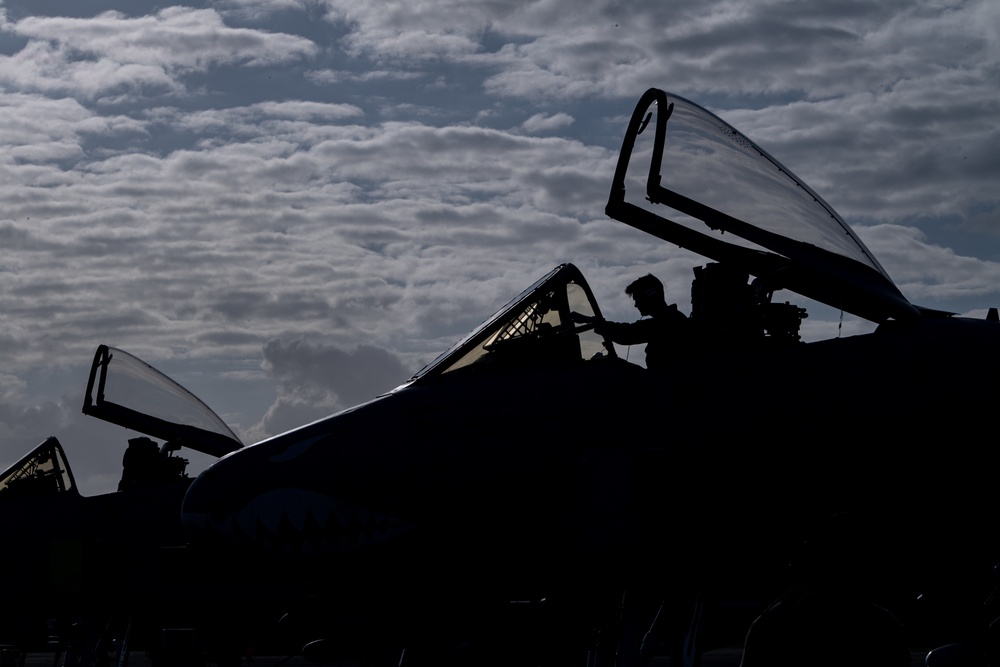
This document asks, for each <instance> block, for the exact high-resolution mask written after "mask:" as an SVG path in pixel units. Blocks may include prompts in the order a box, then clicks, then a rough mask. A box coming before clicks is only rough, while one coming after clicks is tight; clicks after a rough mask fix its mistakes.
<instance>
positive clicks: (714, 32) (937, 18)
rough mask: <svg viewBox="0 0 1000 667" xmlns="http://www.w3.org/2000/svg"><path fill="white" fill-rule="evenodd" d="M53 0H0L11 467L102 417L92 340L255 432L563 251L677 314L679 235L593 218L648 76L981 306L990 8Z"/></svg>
mask: <svg viewBox="0 0 1000 667" xmlns="http://www.w3.org/2000/svg"><path fill="white" fill-rule="evenodd" d="M47 7H48V8H47V9H45V10H37V9H35V8H34V7H33V5H32V4H31V3H27V2H16V1H15V2H10V1H7V2H3V3H2V4H0V145H2V147H3V149H2V150H0V197H2V202H3V208H2V210H0V312H2V313H3V314H4V315H3V317H2V318H0V363H2V366H0V368H2V369H3V371H2V372H0V443H2V444H0V466H2V465H4V464H5V463H6V462H8V461H13V460H14V459H16V458H17V457H18V456H20V454H21V453H23V451H24V450H25V449H26V447H28V446H30V444H34V443H37V442H40V441H41V440H42V439H43V438H44V437H45V436H46V435H50V434H58V435H61V436H64V442H65V444H66V445H67V447H68V448H70V449H72V448H73V446H74V442H73V441H74V440H78V439H80V438H81V437H83V438H87V439H90V438H93V437H95V436H93V435H91V433H92V430H88V429H94V428H97V427H89V426H82V425H81V419H80V417H79V411H78V408H77V405H78V404H79V403H80V400H81V399H82V396H80V397H77V396H76V392H80V393H81V394H82V383H83V382H84V378H85V374H86V369H87V364H88V362H89V360H90V356H91V355H92V354H93V351H94V349H95V348H96V346H97V345H98V344H100V343H108V344H112V345H117V346H120V347H123V348H125V349H127V350H129V351H131V352H133V353H134V354H137V355H139V356H140V357H143V358H145V359H146V360H147V361H149V362H151V363H153V364H154V365H157V366H158V367H161V368H162V370H164V371H165V372H168V373H169V374H171V375H176V376H177V377H178V379H179V380H180V381H181V382H182V384H185V385H186V386H188V388H190V389H192V390H193V391H195V393H197V394H199V395H201V397H202V398H203V399H204V400H205V401H206V402H207V403H208V404H209V405H211V406H213V407H218V409H219V411H220V413H222V414H223V416H224V417H225V418H226V419H227V420H228V421H230V422H231V423H232V424H233V425H234V427H235V428H236V429H237V430H238V431H239V432H241V433H242V434H244V435H245V436H246V437H247V439H249V440H253V439H256V438H259V437H264V436H266V435H268V434H273V433H275V432H277V431H279V430H281V429H284V428H287V427H290V426H294V425H297V423H301V421H299V420H308V419H314V418H316V417H319V416H322V414H323V413H325V412H329V411H332V410H336V409H340V408H342V407H346V406H347V405H350V404H352V403H355V402H357V401H360V400H365V399H366V398H370V397H371V396H373V395H374V394H376V393H378V392H380V391H384V390H386V389H389V388H391V387H393V386H395V385H396V384H398V383H399V382H401V381H402V380H404V379H405V378H406V377H407V376H408V375H409V374H411V373H413V372H414V371H416V370H418V369H419V368H420V367H421V366H422V365H423V364H424V363H426V362H428V361H430V360H431V359H432V358H433V357H434V356H435V355H436V354H437V353H439V352H440V351H441V350H443V349H445V348H446V347H447V346H448V345H449V344H450V343H451V342H453V341H454V340H455V339H456V338H458V337H460V336H461V335H462V334H463V333H465V331H467V330H468V329H470V328H471V327H473V326H474V325H475V324H477V323H478V322H479V321H481V320H482V319H483V318H485V317H486V316H487V315H489V314H490V313H491V312H493V310H495V309H496V308H497V307H498V306H499V305H501V304H502V303H503V302H505V301H506V300H508V299H509V298H510V297H511V296H513V295H514V294H516V293H517V292H518V291H519V290H520V289H522V288H523V287H524V286H526V285H527V284H529V283H530V282H532V281H533V280H534V279H536V278H537V277H538V276H540V275H542V274H543V273H544V272H546V271H547V270H548V269H550V268H551V267H552V266H554V265H555V264H558V263H560V262H562V261H573V262H575V263H577V264H578V265H579V266H581V268H583V269H584V271H585V273H586V274H587V276H588V278H589V279H590V280H591V282H592V284H593V286H594V288H595V291H596V293H597V296H598V299H599V300H600V301H601V303H602V305H603V307H604V308H605V310H606V311H607V314H608V315H610V316H611V317H616V318H620V319H625V318H630V317H632V316H633V314H632V313H631V312H630V306H629V303H628V301H627V300H626V299H625V298H624V297H623V296H622V294H621V289H622V287H623V286H624V285H625V284H626V283H627V282H628V281H629V279H631V278H632V277H635V275H641V274H643V273H647V272H650V271H652V272H654V273H657V275H660V277H661V278H663V280H664V282H665V283H666V285H667V289H668V291H670V293H671V295H672V296H673V300H676V301H678V302H680V304H681V307H682V309H684V310H686V309H687V295H688V293H689V292H688V290H689V283H690V278H691V267H692V266H693V265H695V264H696V263H698V259H697V258H695V257H693V256H691V255H689V254H687V253H685V252H683V251H679V250H677V249H675V248H670V247H666V246H664V244H661V243H658V242H656V241H655V240H653V239H650V238H648V237H644V236H642V235H641V234H639V233H637V232H633V231H631V230H628V229H624V228H621V227H620V226H618V225H617V223H613V222H611V221H609V220H608V219H607V218H605V216H604V214H603V208H604V202H605V199H606V196H607V191H608V188H609V187H610V179H611V174H612V173H613V170H614V164H615V160H616V158H617V151H618V147H619V145H620V141H621V137H622V133H623V131H624V127H625V123H626V121H627V117H628V115H629V114H630V113H631V110H632V107H633V105H634V104H635V102H636V100H637V99H638V97H639V96H640V95H641V93H642V92H643V91H644V90H645V89H646V88H649V87H652V86H655V87H662V88H666V89H668V90H672V91H674V92H677V93H680V94H683V95H684V96H685V97H688V98H689V99H692V100H694V101H696V102H699V103H701V104H703V105H705V106H707V107H709V108H711V109H712V110H714V111H716V112H717V113H719V114H720V115H721V116H722V117H723V118H725V119H726V120H728V121H729V122H730V123H732V124H733V125H735V126H736V127H738V128H739V129H741V130H742V131H743V132H744V133H745V134H747V135H748V136H749V137H751V138H752V139H754V140H755V141H756V142H757V143H759V144H760V145H762V146H763V147H764V148H765V149H767V150H768V151H769V152H771V153H772V154H773V155H775V156H777V157H778V158H779V159H780V160H781V161H782V162H784V163H785V164H786V165H787V166H789V167H790V168H792V169H793V170H794V171H795V172H796V173H797V174H799V175H800V176H801V177H802V178H803V179H804V180H806V182H808V183H809V184H810V185H811V186H812V187H813V188H814V189H815V190H817V191H818V192H820V193H821V194H822V195H823V197H824V198H825V199H826V200H827V201H828V202H830V203H831V204H832V205H833V206H834V207H835V208H836V209H837V210H838V211H839V212H840V213H841V215H842V216H844V217H845V218H847V219H848V221H849V222H852V223H853V224H855V225H856V227H857V229H858V231H859V234H860V235H861V236H862V238H863V239H864V240H865V242H866V243H868V244H869V246H870V247H871V248H872V250H873V251H874V252H875V254H876V256H878V258H879V259H880V261H881V262H882V264H883V265H884V266H885V268H886V269H887V270H888V272H889V273H890V275H892V276H893V277H894V278H895V280H896V281H897V283H898V284H899V286H900V288H901V289H902V290H903V292H904V293H905V294H906V295H907V296H908V297H909V298H910V299H911V300H912V301H914V302H916V303H920V304H924V305H928V306H932V307H939V308H944V309H951V310H957V311H960V312H979V311H980V310H985V308H986V307H988V306H990V305H996V304H997V303H998V302H1000V298H998V297H1000V295H998V294H997V288H996V285H997V284H998V282H997V280H996V275H997V271H998V268H997V267H998V266H1000V265H998V262H1000V257H998V248H1000V244H998V242H997V233H998V230H1000V224H998V223H1000V219H998V218H1000V215H998V208H997V207H998V200H1000V196H998V195H997V190H996V183H997V182H1000V156H998V155H997V153H996V151H995V150H994V149H995V147H996V146H997V145H1000V129H998V128H997V126H996V122H995V119H996V117H997V115H998V112H1000V101H998V100H1000V96H998V95H997V94H996V93H997V91H998V90H1000V35H998V34H997V30H998V27H997V26H1000V7H998V6H997V5H996V3H990V2H986V1H980V2H919V3H913V2H909V1H907V2H887V3H879V4H878V5H877V6H876V5H856V4H855V5H841V6H837V5H830V4H827V3H821V2H783V1H776V2H767V3H753V4H750V5H748V4H747V3H737V2H728V1H716V2H706V3H697V4H694V5H691V4H690V3H673V2H660V1H656V2H653V1H652V0H650V1H649V2H631V3H620V2H582V3H581V2H570V0H537V1H534V2H504V1H503V0H496V1H493V2H488V3H471V4H470V3H465V2H450V1H446V0H436V1H431V0H425V1H422V2H405V3H404V2H389V3H379V4H377V5H376V4H370V3H369V5H366V4H365V3H357V2H346V1H345V2H341V1H340V0H327V1H325V2H319V1H311V0H308V1H307V0H301V1H297V0H289V1H287V2H281V3H270V2H269V3H263V2H239V3H236V2H214V3H211V2H210V3H205V4H203V5H199V6H196V7H192V6H163V5H157V6H155V7H154V6H153V3H116V2H105V3H99V4H98V5H96V6H89V7H88V8H86V9H84V8H83V7H81V6H79V5H77V4H75V3H68V2H67V3H65V4H64V5H63V6H61V7H60V4H59V3H58V2H56V3H48V5H47ZM808 323H809V330H810V332H812V334H811V335H814V336H816V337H821V336H829V335H836V334H837V331H838V329H839V322H837V321H836V320H834V319H831V320H823V319H822V318H819V319H813V318H811V319H810V320H809V322H808ZM864 328H865V325H864V324H858V325H848V326H847V327H846V329H848V330H852V331H853V330H859V331H860V330H864ZM46 427H47V428H48V430H46ZM116 437H117V436H116ZM108 447H109V449H108V450H107V451H109V452H120V449H117V448H116V447H117V445H115V446H111V445H109V446H108ZM81 449H83V450H85V449H86V447H85V446H83V445H81ZM118 455H119V454H118V453H115V454H113V455H110V454H109V456H118ZM70 456H71V458H73V453H71V454H70ZM80 456H81V457H83V458H84V459H85V460H86V461H87V462H86V463H84V464H82V465H84V466H85V467H86V469H87V471H86V474H85V475H81V474H79V473H78V476H80V477H83V478H85V479H92V480H94V481H93V482H92V486H93V487H96V486H98V485H99V481H98V480H103V481H106V478H105V477H104V476H102V475H103V474H104V473H102V472H100V469H101V465H102V464H103V463H106V460H104V459H103V458H102V457H99V456H96V455H92V456H90V457H89V458H88V457H87V456H86V455H84V454H81V455H80ZM102 456H103V455H102ZM74 462H75V459H74Z"/></svg>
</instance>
